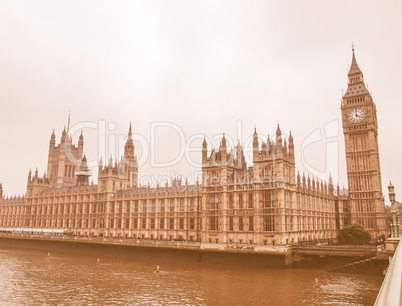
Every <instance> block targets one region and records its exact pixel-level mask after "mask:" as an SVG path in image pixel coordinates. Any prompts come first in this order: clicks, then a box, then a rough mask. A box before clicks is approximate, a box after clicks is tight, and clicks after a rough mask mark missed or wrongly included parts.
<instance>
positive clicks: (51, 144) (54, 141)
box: [50, 129, 56, 147]
mask: <svg viewBox="0 0 402 306" xmlns="http://www.w3.org/2000/svg"><path fill="white" fill-rule="evenodd" d="M55 145H56V135H55V134H54V129H53V133H52V135H51V136H50V146H51V147H54V146H55Z"/></svg>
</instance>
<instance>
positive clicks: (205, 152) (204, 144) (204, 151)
mask: <svg viewBox="0 0 402 306" xmlns="http://www.w3.org/2000/svg"><path fill="white" fill-rule="evenodd" d="M207 161H208V150H207V141H206V139H205V136H204V141H203V142H202V164H205V163H206V162H207Z"/></svg>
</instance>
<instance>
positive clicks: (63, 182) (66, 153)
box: [47, 128, 84, 188]
mask: <svg viewBox="0 0 402 306" xmlns="http://www.w3.org/2000/svg"><path fill="white" fill-rule="evenodd" d="M83 150H84V136H83V135H82V132H81V135H80V137H79V140H78V146H75V145H73V143H72V139H71V136H69V135H67V132H66V129H65V128H64V130H63V132H62V135H61V139H60V144H59V145H56V136H55V133H54V130H53V133H52V135H51V136H50V143H49V157H48V164H47V174H48V178H49V182H50V184H51V185H52V186H53V187H58V188H59V187H67V186H70V187H71V186H74V185H76V177H75V175H74V174H75V172H76V169H78V167H79V166H80V164H81V160H82V155H83Z"/></svg>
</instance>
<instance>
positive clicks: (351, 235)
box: [338, 223, 371, 245]
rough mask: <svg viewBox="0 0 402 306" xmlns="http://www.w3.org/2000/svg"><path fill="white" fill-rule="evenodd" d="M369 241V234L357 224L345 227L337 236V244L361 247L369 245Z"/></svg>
mask: <svg viewBox="0 0 402 306" xmlns="http://www.w3.org/2000/svg"><path fill="white" fill-rule="evenodd" d="M370 241H371V234H370V232H369V231H368V230H366V229H365V228H364V227H363V226H362V225H360V224H357V223H353V224H351V225H348V226H345V227H344V228H343V229H341V230H340V231H339V234H338V242H339V244H349V245H350V244H351V245H363V244H369V243H370Z"/></svg>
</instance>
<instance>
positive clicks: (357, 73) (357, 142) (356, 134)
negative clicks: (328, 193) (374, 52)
mask: <svg viewBox="0 0 402 306" xmlns="http://www.w3.org/2000/svg"><path fill="white" fill-rule="evenodd" d="M352 51H353V57H352V64H351V66H350V70H349V73H348V89H347V90H346V93H345V95H344V96H343V98H342V105H341V110H342V126H343V133H344V136H345V150H346V166H347V174H348V186H349V203H350V205H349V207H350V214H351V221H352V223H359V224H361V225H363V226H364V227H365V228H366V229H367V230H369V231H370V233H371V235H372V237H373V238H375V237H377V236H378V235H381V234H384V233H385V229H386V223H385V206H384V199H383V195H382V188H381V171H380V158H379V152H378V139H377V136H378V124H377V110H376V106H375V104H374V102H373V98H372V97H371V95H370V93H369V91H368V90H367V88H366V86H365V85H364V80H363V73H362V72H361V70H360V68H359V66H358V65H357V62H356V58H355V51H354V47H352Z"/></svg>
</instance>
